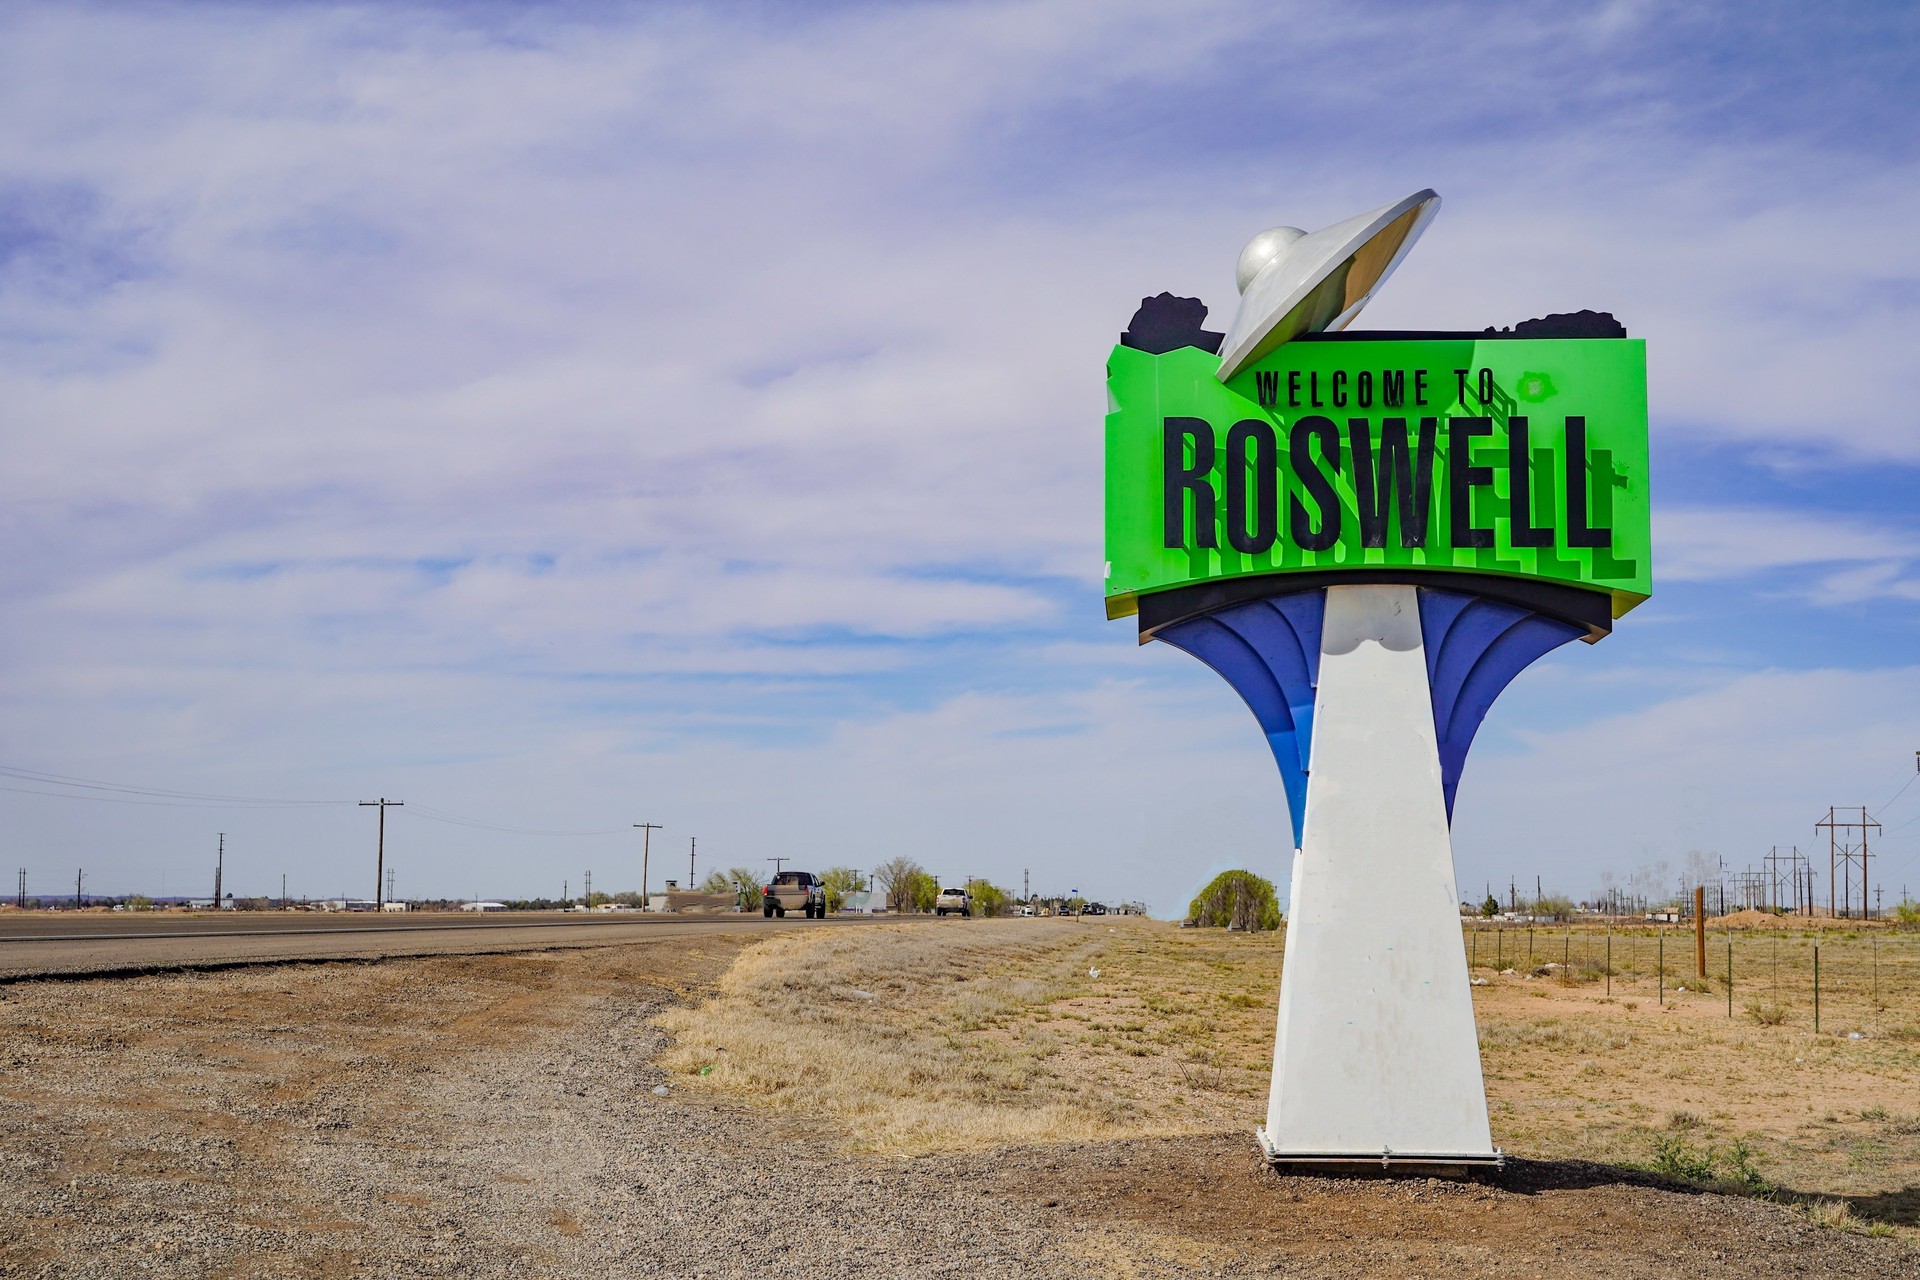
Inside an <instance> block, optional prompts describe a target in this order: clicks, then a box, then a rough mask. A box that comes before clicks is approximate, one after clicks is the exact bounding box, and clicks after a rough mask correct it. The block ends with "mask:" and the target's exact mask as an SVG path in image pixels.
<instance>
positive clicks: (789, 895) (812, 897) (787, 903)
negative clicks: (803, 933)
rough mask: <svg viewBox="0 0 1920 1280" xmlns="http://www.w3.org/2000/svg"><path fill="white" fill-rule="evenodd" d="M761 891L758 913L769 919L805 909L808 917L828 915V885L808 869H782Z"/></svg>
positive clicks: (816, 917)
mask: <svg viewBox="0 0 1920 1280" xmlns="http://www.w3.org/2000/svg"><path fill="white" fill-rule="evenodd" d="M760 893H761V896H762V901H761V903H760V914H761V915H763V916H765V917H767V919H769V920H771V919H772V918H773V917H775V916H784V915H786V914H787V912H789V911H804V912H806V915H807V919H809V920H824V919H826V918H827V886H826V885H824V884H822V883H821V882H820V877H819V876H817V875H815V874H813V872H811V871H782V872H780V873H779V874H778V875H776V876H774V878H773V883H772V884H770V885H768V886H767V887H766V888H764V889H762V890H761V891H760Z"/></svg>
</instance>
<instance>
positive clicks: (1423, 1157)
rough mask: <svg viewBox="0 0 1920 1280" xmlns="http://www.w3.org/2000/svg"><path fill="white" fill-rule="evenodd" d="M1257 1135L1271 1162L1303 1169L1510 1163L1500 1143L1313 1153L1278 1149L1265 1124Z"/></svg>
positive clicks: (1446, 1169)
mask: <svg viewBox="0 0 1920 1280" xmlns="http://www.w3.org/2000/svg"><path fill="white" fill-rule="evenodd" d="M1253 1138H1254V1141H1256V1142H1258V1143H1259V1144H1260V1153H1261V1154H1262V1155H1264V1156H1265V1157H1266V1158H1267V1163H1268V1164H1269V1165H1272V1166H1273V1167H1274V1168H1276V1169H1283V1170H1284V1169H1297V1170H1298V1171H1299V1172H1301V1173H1373V1172H1376V1171H1379V1170H1386V1171H1388V1172H1391V1171H1393V1170H1395V1169H1399V1170H1402V1171H1404V1172H1405V1173H1407V1174H1409V1175H1411V1176H1414V1177H1422V1178H1425V1177H1444V1176H1447V1175H1451V1174H1467V1173H1471V1172H1473V1171H1475V1170H1484V1169H1504V1168H1506V1167H1507V1153H1506V1152H1504V1151H1502V1150H1500V1148H1498V1147H1495V1148H1494V1149H1493V1151H1492V1152H1491V1153H1487V1152H1478V1151H1476V1152H1470V1153H1465V1154H1454V1155H1449V1154H1447V1153H1445V1152H1422V1153H1419V1154H1402V1153H1400V1152H1397V1151H1392V1150H1386V1151H1379V1152H1371V1153H1367V1154H1364V1155H1362V1154H1354V1153H1341V1154H1328V1153H1320V1154H1309V1153H1307V1152H1301V1151H1279V1150H1276V1149H1275V1148H1274V1145H1273V1141H1272V1139H1270V1138H1268V1137H1267V1131H1266V1130H1265V1129H1263V1128H1262V1129H1255V1130H1254V1131H1253Z"/></svg>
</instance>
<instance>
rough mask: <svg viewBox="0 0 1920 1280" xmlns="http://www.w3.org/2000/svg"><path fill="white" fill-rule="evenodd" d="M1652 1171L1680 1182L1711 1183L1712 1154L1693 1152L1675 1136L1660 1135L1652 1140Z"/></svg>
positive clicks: (1712, 1177) (1684, 1142)
mask: <svg viewBox="0 0 1920 1280" xmlns="http://www.w3.org/2000/svg"><path fill="white" fill-rule="evenodd" d="M1653 1171H1654V1172H1655V1173H1657V1174H1659V1175H1661V1176H1662V1177H1665V1178H1673V1179H1675V1180H1676V1181H1680V1182H1712V1181H1713V1180H1714V1173H1715V1169H1714V1164H1713V1152H1711V1151H1704V1150H1695V1149H1694V1148H1693V1147H1690V1146H1688V1145H1687V1143H1686V1140H1685V1139H1683V1138H1681V1137H1679V1136H1678V1135H1675V1134H1662V1135H1661V1136H1659V1137H1657V1138H1655V1139H1654V1140H1653Z"/></svg>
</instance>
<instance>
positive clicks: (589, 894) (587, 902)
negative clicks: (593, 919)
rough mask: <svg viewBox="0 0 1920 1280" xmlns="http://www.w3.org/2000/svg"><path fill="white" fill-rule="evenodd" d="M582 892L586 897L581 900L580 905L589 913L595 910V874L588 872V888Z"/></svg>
mask: <svg viewBox="0 0 1920 1280" xmlns="http://www.w3.org/2000/svg"><path fill="white" fill-rule="evenodd" d="M582 892H583V893H584V895H585V896H584V897H582V898H581V899H580V904H581V905H582V906H584V907H585V908H586V909H587V910H589V911H591V910H593V872H591V871H589V872H587V887H586V889H585V890H583V891H582Z"/></svg>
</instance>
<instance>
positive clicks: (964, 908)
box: [933, 889, 973, 916]
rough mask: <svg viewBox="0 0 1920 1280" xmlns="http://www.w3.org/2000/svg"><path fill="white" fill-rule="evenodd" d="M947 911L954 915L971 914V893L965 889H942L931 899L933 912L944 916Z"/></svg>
mask: <svg viewBox="0 0 1920 1280" xmlns="http://www.w3.org/2000/svg"><path fill="white" fill-rule="evenodd" d="M949 912H951V913H953V914H954V915H956V916H965V915H970V914H972V912H973V895H972V894H970V893H968V892H967V891H966V890H965V889H942V890H941V891H940V896H939V897H937V898H935V899H934V900H933V914H935V915H937V916H944V915H946V914H947V913H949Z"/></svg>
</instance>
